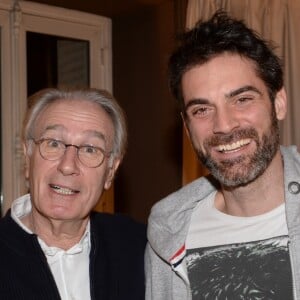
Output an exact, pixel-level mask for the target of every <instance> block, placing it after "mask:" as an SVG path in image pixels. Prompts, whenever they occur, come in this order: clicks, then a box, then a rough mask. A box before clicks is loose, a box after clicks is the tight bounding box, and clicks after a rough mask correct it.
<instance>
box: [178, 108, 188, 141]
mask: <svg viewBox="0 0 300 300" xmlns="http://www.w3.org/2000/svg"><path fill="white" fill-rule="evenodd" d="M180 115H181V119H182V123H183V126H184V130H185V133H186V135H187V136H188V137H189V139H190V131H189V127H188V124H187V123H188V120H187V117H185V116H184V113H183V112H181V113H180Z"/></svg>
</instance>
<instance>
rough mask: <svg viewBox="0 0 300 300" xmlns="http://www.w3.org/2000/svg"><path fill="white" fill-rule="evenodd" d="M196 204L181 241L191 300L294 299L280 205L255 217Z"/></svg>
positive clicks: (211, 200) (207, 201)
mask: <svg viewBox="0 0 300 300" xmlns="http://www.w3.org/2000/svg"><path fill="white" fill-rule="evenodd" d="M215 196H216V193H215V192H214V193H212V194H211V195H209V197H207V198H206V199H204V200H203V201H200V202H199V204H198V205H197V207H196V208H195V209H194V212H193V214H192V217H191V223H190V227H189V232H188V236H187V239H186V249H187V256H186V262H187V269H188V276H189V280H190V285H191V291H192V297H193V298H192V299H193V300H200V299H201V300H202V299H209V300H210V299H214V300H215V299H230V300H231V299H272V300H275V299H278V300H282V299H285V300H290V299H293V289H292V275H291V267H290V258H289V252H288V243H289V239H288V229H287V224H286V217H285V205H284V204H282V205H280V206H279V207H277V208H275V209H273V210H272V211H270V212H268V213H265V214H262V215H258V216H254V217H236V216H231V215H227V214H224V213H222V212H220V211H219V210H217V209H216V208H215V205H214V200H215Z"/></svg>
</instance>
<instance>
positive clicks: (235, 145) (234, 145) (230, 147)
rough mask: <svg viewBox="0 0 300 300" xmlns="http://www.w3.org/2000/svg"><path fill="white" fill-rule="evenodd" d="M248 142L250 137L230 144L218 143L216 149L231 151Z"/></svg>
mask: <svg viewBox="0 0 300 300" xmlns="http://www.w3.org/2000/svg"><path fill="white" fill-rule="evenodd" d="M249 143H250V139H243V140H239V141H237V142H234V143H232V144H226V145H219V146H218V147H217V150H218V151H220V152H226V151H232V150H236V149H238V148H240V147H242V146H244V145H247V144H249Z"/></svg>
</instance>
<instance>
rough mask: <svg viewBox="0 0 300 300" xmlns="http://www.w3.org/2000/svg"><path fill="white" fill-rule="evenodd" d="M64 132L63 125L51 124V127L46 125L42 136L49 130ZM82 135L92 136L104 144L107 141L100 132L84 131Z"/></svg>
mask: <svg viewBox="0 0 300 300" xmlns="http://www.w3.org/2000/svg"><path fill="white" fill-rule="evenodd" d="M58 129H59V130H66V128H65V126H63V125H60V124H53V125H48V126H47V127H46V128H45V130H44V131H43V133H42V134H45V133H46V132H47V131H51V130H58ZM84 133H86V134H87V135H89V136H94V137H97V138H99V139H101V140H103V141H104V142H106V141H107V139H106V137H105V135H104V134H103V133H102V132H100V131H97V130H86V131H84Z"/></svg>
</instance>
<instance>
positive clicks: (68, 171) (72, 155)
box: [58, 146, 79, 175]
mask: <svg viewBox="0 0 300 300" xmlns="http://www.w3.org/2000/svg"><path fill="white" fill-rule="evenodd" d="M78 164H79V160H78V155H77V148H76V147H73V146H69V147H67V148H66V150H65V152H64V155H63V156H62V157H61V158H60V162H59V164H58V170H59V171H60V172H61V173H63V174H64V175H73V174H79V167H78Z"/></svg>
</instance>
